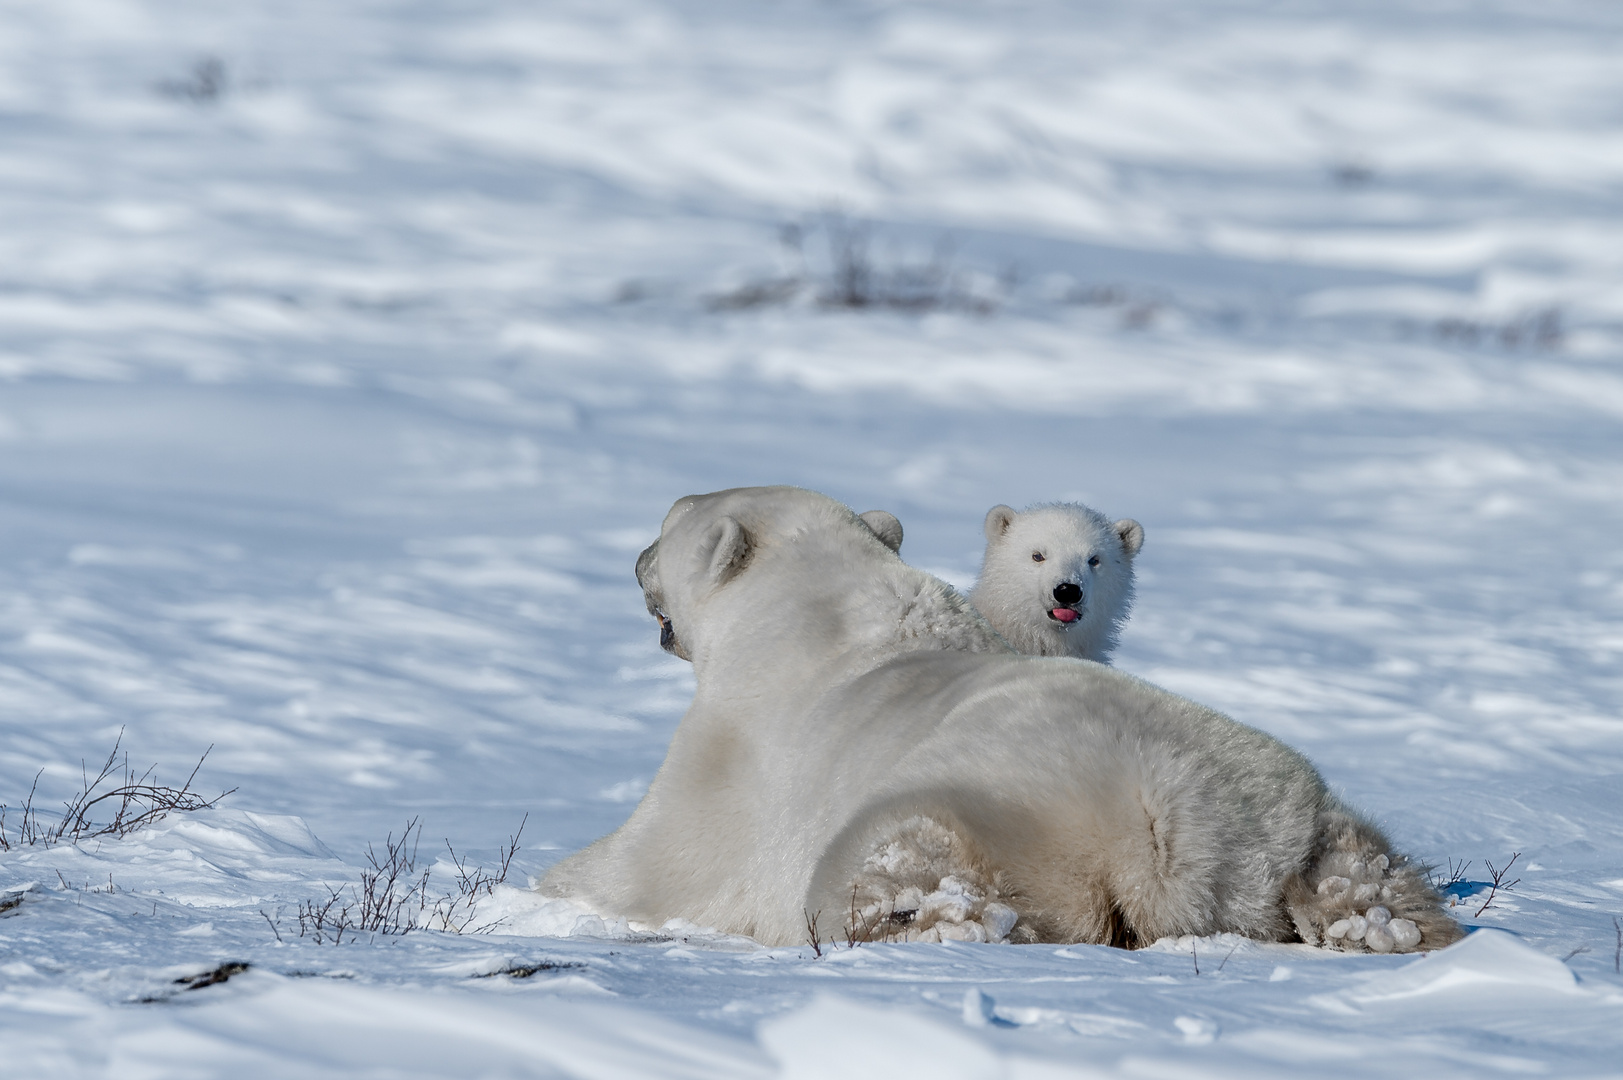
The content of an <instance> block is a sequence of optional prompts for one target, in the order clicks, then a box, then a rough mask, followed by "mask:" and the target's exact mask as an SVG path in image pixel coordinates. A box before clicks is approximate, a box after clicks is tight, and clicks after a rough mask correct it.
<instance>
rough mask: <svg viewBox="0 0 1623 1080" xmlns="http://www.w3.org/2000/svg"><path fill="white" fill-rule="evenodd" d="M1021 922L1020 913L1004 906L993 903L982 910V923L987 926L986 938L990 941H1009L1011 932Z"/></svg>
mask: <svg viewBox="0 0 1623 1080" xmlns="http://www.w3.org/2000/svg"><path fill="white" fill-rule="evenodd" d="M1019 921H1020V915H1019V913H1018V912H1016V911H1015V910H1014V908H1012V907H1007V906H1005V905H1003V904H998V903H991V904H987V905H986V906H985V907H984V908H982V909H981V922H982V923H983V924H985V926H986V937H987V939H988V940H990V941H1006V940H1008V937H1009V931H1010V930H1013V929H1014V924H1015V923H1017V922H1019Z"/></svg>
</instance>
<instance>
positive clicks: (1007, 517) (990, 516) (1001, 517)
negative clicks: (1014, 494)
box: [986, 504, 1014, 544]
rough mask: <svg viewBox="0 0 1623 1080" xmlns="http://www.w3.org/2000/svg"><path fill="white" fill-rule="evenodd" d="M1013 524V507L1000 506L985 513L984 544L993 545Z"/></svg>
mask: <svg viewBox="0 0 1623 1080" xmlns="http://www.w3.org/2000/svg"><path fill="white" fill-rule="evenodd" d="M1012 524H1014V507H1012V506H1003V505H1001V504H999V505H997V506H994V507H992V509H990V510H988V511H987V512H986V542H987V543H989V544H995V543H997V542H998V541H999V540H1001V539H1003V534H1004V533H1006V532H1008V531H1009V526H1010V525H1012Z"/></svg>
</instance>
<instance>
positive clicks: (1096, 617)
mask: <svg viewBox="0 0 1623 1080" xmlns="http://www.w3.org/2000/svg"><path fill="white" fill-rule="evenodd" d="M1143 544H1144V527H1143V526H1142V525H1140V524H1139V523H1138V522H1136V521H1134V520H1132V519H1131V518H1124V519H1122V520H1121V521H1117V522H1115V523H1114V524H1112V523H1111V522H1110V520H1109V519H1108V518H1106V517H1105V516H1104V515H1103V514H1101V513H1099V512H1098V511H1097V510H1093V509H1090V508H1089V507H1086V506H1083V505H1081V504H1079V503H1053V504H1049V505H1044V506H1035V507H1032V508H1031V509H1029V510H1027V511H1025V512H1024V513H1016V512H1015V511H1014V510H1013V509H1011V508H1010V507H1007V506H994V507H993V508H992V509H991V510H990V511H988V512H987V515H986V558H985V561H984V563H983V564H982V567H981V576H980V580H979V581H978V582H977V583H976V585H975V589H974V591H973V592H972V593H971V594H970V598H971V600H973V601H974V603H975V606H976V607H977V608H979V609H980V611H981V614H983V615H985V616H986V618H987V619H988V620H989V621H990V622H991V623H992V625H993V626H994V627H996V628H997V630H998V632H999V633H1001V634H1002V635H1003V636H1004V637H1005V638H1007V639H1008V640H1009V643H1010V644H1012V645H1013V646H1014V647H1015V648H1016V649H1018V650H1020V651H1021V652H1024V653H1032V654H1036V655H1040V656H1080V657H1084V658H1086V659H1090V660H1098V661H1101V662H1103V661H1105V660H1106V659H1108V657H1109V654H1110V650H1111V649H1113V648H1114V647H1115V644H1116V635H1117V632H1118V631H1119V629H1120V626H1121V623H1122V622H1123V621H1124V620H1125V619H1126V618H1127V611H1128V608H1129V607H1130V606H1131V605H1132V597H1133V556H1135V555H1137V554H1138V550H1139V548H1141V547H1142V546H1143Z"/></svg>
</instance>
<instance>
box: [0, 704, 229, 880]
mask: <svg viewBox="0 0 1623 1080" xmlns="http://www.w3.org/2000/svg"><path fill="white" fill-rule="evenodd" d="M123 742H124V729H123V728H120V729H119V732H118V738H117V739H115V740H114V741H113V749H112V751H111V752H110V753H109V754H108V755H107V760H106V761H104V762H103V763H102V766H101V769H100V770H99V771H98V772H97V773H96V776H95V778H94V779H92V778H91V776H90V769H89V766H87V765H86V764H85V763H84V762H83V760H81V761H80V780H81V782H80V787H79V790H78V791H77V792H76V793H75V794H74V795H73V797H72V798H70V799H68V800H67V801H66V802H65V803H63V806H62V811H63V812H62V817H61V819H60V820H59V821H58V822H57V823H56V824H55V825H47V824H44V823H42V822H41V821H40V815H39V811H38V810H37V809H36V808H35V806H34V793H35V792H36V791H37V790H38V788H39V778H40V776H41V775H43V774H44V771H45V770H44V769H41V770H40V771H39V772H38V773H36V774H35V775H34V784H33V786H32V787H30V788H29V790H28V798H27V799H25V800H24V801H23V805H22V808H21V809H22V820H21V821H20V822H18V827H17V838H16V840H15V841H13V840H12V839H11V838H10V837H9V836H7V835H6V828H5V817H6V815H5V811H6V809H7V808H6V807H3V806H0V851H9V850H11V848H12V847H13V846H19V847H31V846H34V845H43V846H46V847H49V846H51V845H53V844H58V843H64V842H66V843H69V844H78V843H80V842H81V841H84V840H92V839H98V838H100V837H113V838H118V837H124V836H129V835H130V834H131V833H134V832H138V831H139V830H141V829H144V828H146V827H147V826H149V825H154V824H156V823H157V822H159V821H162V820H163V819H164V818H165V817H168V816H169V815H170V814H173V813H189V812H191V811H194V810H209V809H212V808H213V807H215V806H217V805H218V804H219V802H220V800H221V799H223V798H225V797H226V796H227V795H230V794H231V793H232V792H234V791H236V788H232V789H231V790H230V791H222V792H221V793H220V794H218V795H216V796H214V797H213V798H205V797H204V796H203V794H202V793H201V792H197V791H193V790H192V784H193V783H194V782H195V781H196V780H197V774H198V772H199V771H200V770H201V769H202V768H203V763H204V762H205V761H207V760H208V756H209V753H210V751H212V750H213V749H214V747H213V746H212V745H210V746H209V748H208V750H205V751H203V754H202V756H201V757H199V758H198V759H197V764H196V765H195V766H193V767H192V772H191V775H190V776H188V777H187V778H186V782H185V783H184V784H182V785H181V786H180V787H178V788H177V787H170V786H168V785H165V784H160V783H158V782H157V780H156V777H155V775H154V774H155V772H156V770H157V766H156V765H153V766H149V767H148V768H147V769H146V771H145V772H142V773H140V774H139V775H137V774H136V772H135V770H134V769H132V768H131V767H130V760H129V755H128V754H127V753H126V754H122V755H121V754H120V747H121V746H122V745H123ZM109 783H111V785H112V786H110V787H105V788H104V785H107V784H109ZM103 804H107V805H106V807H104V809H108V810H110V811H111V813H112V819H111V820H110V821H104V822H100V823H98V822H97V821H96V820H95V819H94V818H93V817H92V813H93V812H94V811H95V810H96V808H97V807H101V806H102V805H103Z"/></svg>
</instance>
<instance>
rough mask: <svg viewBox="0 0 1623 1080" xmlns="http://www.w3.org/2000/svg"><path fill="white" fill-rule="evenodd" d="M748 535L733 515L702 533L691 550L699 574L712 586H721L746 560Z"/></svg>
mask: <svg viewBox="0 0 1623 1080" xmlns="http://www.w3.org/2000/svg"><path fill="white" fill-rule="evenodd" d="M749 553H750V538H749V534H748V533H746V532H745V531H744V526H742V525H740V524H739V523H738V519H737V518H732V517H722V518H720V519H718V520H717V521H716V522H715V523H714V524H713V525H711V526H710V528H709V529H708V530H707V531H706V532H705V534H704V539H703V540H701V541H700V542H699V546H698V547H697V548H696V549H695V550H694V558H695V559H696V560H697V561H698V564H699V567H700V568H701V571H700V572H701V573H703V574H704V576H705V578H706V579H708V580H709V582H710V583H711V584H712V585H725V584H726V583H727V582H728V581H730V580H732V578H733V577H734V576H735V575H736V574H737V573H738V572H739V571H740V570H742V569H743V568H744V563H745V562H747V561H748V560H749Z"/></svg>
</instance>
